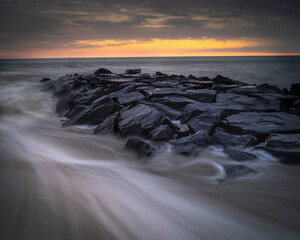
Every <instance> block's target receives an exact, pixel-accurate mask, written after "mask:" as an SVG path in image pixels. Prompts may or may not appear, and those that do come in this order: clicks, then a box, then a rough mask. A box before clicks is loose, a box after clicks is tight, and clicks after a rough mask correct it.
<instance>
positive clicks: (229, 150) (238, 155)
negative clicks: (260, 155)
mask: <svg viewBox="0 0 300 240" xmlns="http://www.w3.org/2000/svg"><path fill="white" fill-rule="evenodd" d="M224 153H226V154H227V155H228V156H229V157H230V158H232V159H233V160H235V161H239V162H242V161H249V160H254V159H257V157H256V155H254V154H252V153H248V152H245V151H242V150H240V149H236V148H233V147H226V148H225V150H224Z"/></svg>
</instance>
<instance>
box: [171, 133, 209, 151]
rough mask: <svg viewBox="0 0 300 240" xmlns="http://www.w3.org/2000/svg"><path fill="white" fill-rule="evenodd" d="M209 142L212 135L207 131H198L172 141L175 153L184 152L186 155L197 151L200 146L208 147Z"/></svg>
mask: <svg viewBox="0 0 300 240" xmlns="http://www.w3.org/2000/svg"><path fill="white" fill-rule="evenodd" d="M209 142H210V137H209V136H208V135H207V133H206V132H205V131H198V132H196V133H194V134H193V135H191V136H188V137H182V138H179V139H175V140H172V141H170V143H171V144H172V146H173V151H174V152H175V153H183V154H186V155H189V154H193V153H197V152H198V151H199V150H200V147H206V146H207V145H208V144H209Z"/></svg>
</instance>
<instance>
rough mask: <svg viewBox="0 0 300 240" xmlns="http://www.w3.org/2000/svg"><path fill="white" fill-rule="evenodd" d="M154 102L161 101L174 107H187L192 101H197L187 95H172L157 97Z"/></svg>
mask: <svg viewBox="0 0 300 240" xmlns="http://www.w3.org/2000/svg"><path fill="white" fill-rule="evenodd" d="M152 102H155V103H161V104H164V105H167V106H169V107H171V108H174V109H179V108H182V107H185V106H186V105H188V104H190V103H196V101H194V100H192V99H188V98H185V97H171V96H169V97H163V98H155V99H153V100H152Z"/></svg>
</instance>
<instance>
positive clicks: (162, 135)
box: [149, 125, 174, 141]
mask: <svg viewBox="0 0 300 240" xmlns="http://www.w3.org/2000/svg"><path fill="white" fill-rule="evenodd" d="M149 136H150V138H151V139H152V140H154V141H155V140H156V141H157V140H167V139H171V138H173V136H174V134H173V130H172V129H171V128H170V127H169V126H168V125H161V126H159V127H157V128H155V129H153V130H152V131H151V132H150V133H149Z"/></svg>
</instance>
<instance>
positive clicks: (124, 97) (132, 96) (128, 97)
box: [117, 91, 145, 105]
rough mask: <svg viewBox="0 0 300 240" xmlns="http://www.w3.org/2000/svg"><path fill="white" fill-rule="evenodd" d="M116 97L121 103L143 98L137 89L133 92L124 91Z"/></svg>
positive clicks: (124, 103)
mask: <svg viewBox="0 0 300 240" xmlns="http://www.w3.org/2000/svg"><path fill="white" fill-rule="evenodd" d="M117 98H118V102H119V103H120V104H122V105H126V104H129V103H132V102H135V101H138V100H142V99H144V98H145V96H144V95H143V94H141V93H140V92H138V91H134V92H129V93H124V94H121V95H120V96H119V97H117Z"/></svg>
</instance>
